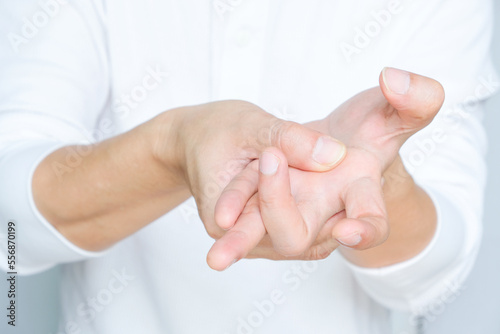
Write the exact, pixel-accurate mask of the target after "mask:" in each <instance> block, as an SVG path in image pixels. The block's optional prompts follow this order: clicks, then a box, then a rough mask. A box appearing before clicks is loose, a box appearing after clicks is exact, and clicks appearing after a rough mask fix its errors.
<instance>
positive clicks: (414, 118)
mask: <svg viewBox="0 0 500 334" xmlns="http://www.w3.org/2000/svg"><path fill="white" fill-rule="evenodd" d="M379 83H380V88H381V90H382V93H383V94H384V96H385V98H386V99H387V101H388V102H389V103H390V104H391V105H392V106H393V107H394V109H396V111H397V113H398V115H399V118H400V121H401V122H402V124H401V126H402V127H403V128H405V129H408V130H409V134H410V135H411V134H413V133H414V132H416V131H418V130H420V129H422V128H424V127H425V126H427V125H428V124H429V123H430V122H431V121H432V119H433V118H434V116H436V114H437V112H438V111H439V109H441V106H442V105H443V102H444V89H443V86H441V84H440V83H439V82H437V81H436V80H434V79H431V78H427V77H424V76H421V75H418V74H414V73H410V72H406V71H403V70H399V69H395V68H392V67H386V68H384V69H383V70H382V73H380V77H379Z"/></svg>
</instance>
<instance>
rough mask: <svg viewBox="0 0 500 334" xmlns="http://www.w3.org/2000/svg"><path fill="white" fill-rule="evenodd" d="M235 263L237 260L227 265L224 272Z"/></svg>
mask: <svg viewBox="0 0 500 334" xmlns="http://www.w3.org/2000/svg"><path fill="white" fill-rule="evenodd" d="M236 261H238V260H236V259H234V260H233V261H232V262H231V263H230V264H228V266H227V267H226V268H224V270H227V269H228V268H229V267H231V266H232V265H233V264H235V263H236Z"/></svg>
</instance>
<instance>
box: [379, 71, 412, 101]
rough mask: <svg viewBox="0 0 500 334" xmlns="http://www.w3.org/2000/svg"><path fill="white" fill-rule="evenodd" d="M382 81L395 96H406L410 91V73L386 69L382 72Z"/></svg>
mask: <svg viewBox="0 0 500 334" xmlns="http://www.w3.org/2000/svg"><path fill="white" fill-rule="evenodd" d="M382 79H383V80H384V84H385V87H387V89H389V90H390V91H391V92H393V93H395V94H399V95H405V94H406V93H408V90H409V89H410V73H409V72H406V71H402V70H398V69H395V68H392V67H386V68H384V70H383V71H382Z"/></svg>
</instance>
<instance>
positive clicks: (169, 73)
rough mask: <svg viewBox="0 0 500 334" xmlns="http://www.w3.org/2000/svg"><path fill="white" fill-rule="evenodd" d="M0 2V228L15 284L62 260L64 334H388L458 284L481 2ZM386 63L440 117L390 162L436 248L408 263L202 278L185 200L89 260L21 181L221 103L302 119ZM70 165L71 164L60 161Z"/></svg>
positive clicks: (472, 166)
mask: <svg viewBox="0 0 500 334" xmlns="http://www.w3.org/2000/svg"><path fill="white" fill-rule="evenodd" d="M0 7H1V8H2V10H0V32H1V35H2V36H3V37H2V38H1V39H0V189H1V191H0V221H1V222H2V226H4V222H5V223H6V222H7V221H8V220H9V219H14V220H15V221H16V224H17V227H18V231H17V240H18V264H17V266H18V267H17V268H18V271H19V272H20V273H21V274H30V273H35V272H39V271H43V270H45V269H47V268H50V267H52V266H54V265H56V264H60V263H64V269H63V283H62V287H61V289H62V304H63V317H62V321H61V328H60V332H61V333H106V334H114V333H120V334H123V333H151V334H155V333H176V334H177V333H206V334H212V333H214V334H215V333H218V334H219V333H220V334H226V333H227V334H229V333H231V334H233V333H343V334H354V333H370V334H376V333H388V332H389V331H390V329H389V327H390V324H389V309H402V310H408V311H412V312H415V313H425V312H427V311H428V310H429V307H431V306H432V305H433V303H435V301H436V300H439V299H440V298H444V296H446V295H449V294H450V291H452V290H453V289H457V288H458V287H459V285H460V284H461V283H462V282H463V280H464V278H465V277H466V275H467V274H468V273H469V271H470V269H471V266H472V265H473V262H474V259H475V255H476V252H477V249H478V246H479V243H480V236H481V215H482V202H483V189H484V184H485V163H484V153H485V147H486V141H485V134H484V130H483V127H482V125H481V113H482V101H483V100H484V99H486V98H487V97H488V96H489V95H491V94H492V93H493V91H494V90H495V89H496V87H495V85H494V84H493V81H494V79H495V78H496V77H495V73H494V71H493V68H492V66H491V64H490V60H489V54H488V51H489V38H490V25H491V18H490V16H489V15H490V14H489V13H490V12H491V8H490V7H491V3H490V1H486V0H484V1H483V0H477V1H458V2H457V1H456V0H453V1H451V0H446V1H444V0H441V1H437V0H436V1H428V2H425V3H419V2H412V1H408V0H406V1H400V2H398V1H396V2H394V1H389V2H387V1H379V0H377V1H374V0H364V1H361V0H360V1H347V0H345V1H326V0H325V1H320V0H316V1H299V0H287V1H285V0H283V1H281V0H273V1H268V0H253V1H250V0H247V1H229V0H216V1H197V0H183V1H174V0H163V1H155V0H143V1H133V0H101V1H99V0H85V1H83V0H81V1H79V0H73V1H69V2H68V3H66V1H62V0H44V1H41V2H40V3H39V2H38V1H34V0H30V1H28V0H26V1H15V2H13V1H7V0H0ZM4 37H5V38H4ZM384 66H394V67H398V68H403V69H406V70H410V71H413V72H416V73H420V74H423V75H427V76H430V77H433V78H436V79H437V80H439V81H440V82H441V83H442V84H443V85H444V87H445V90H446V94H447V99H446V103H445V106H444V108H443V110H442V111H441V112H440V114H439V115H438V117H437V118H436V119H435V121H434V122H433V123H432V124H431V125H430V126H429V127H428V128H426V129H425V130H424V131H421V132H420V133H418V134H417V135H415V136H414V137H412V138H411V139H410V140H409V141H408V142H407V143H406V144H405V146H404V147H403V149H402V150H401V155H402V157H403V160H404V162H405V165H406V166H407V168H408V170H409V171H410V172H411V174H412V175H413V177H414V178H415V180H416V181H417V183H418V184H419V185H420V186H422V187H423V188H424V189H425V190H426V191H427V192H428V193H429V195H430V196H431V198H432V199H433V201H434V204H435V206H436V209H437V212H438V228H437V232H436V234H435V236H434V239H433V240H432V242H431V243H430V244H429V245H428V247H427V248H426V249H425V250H424V251H423V252H422V253H421V254H419V255H418V256H417V257H415V258H413V259H411V260H409V261H406V262H403V263H400V264H397V265H394V266H390V267H386V268H378V269H364V268H359V267H356V266H354V265H352V264H350V263H348V262H347V261H346V260H345V259H344V258H342V257H341V256H340V255H339V253H334V254H332V255H331V256H330V257H329V258H328V259H326V260H323V261H317V262H300V261H289V262H273V261H268V260H242V261H240V262H238V263H237V264H236V265H234V266H233V267H232V268H230V269H229V270H227V271H226V272H223V273H219V272H215V271H212V270H211V269H209V268H208V266H207V265H206V262H205V256H206V253H207V251H208V249H209V248H210V246H211V244H212V243H213V240H212V239H210V238H209V237H208V236H207V235H206V232H205V230H204V228H203V226H202V223H201V221H200V219H199V217H198V215H197V211H196V208H195V204H194V201H193V200H192V199H190V200H188V201H187V202H186V203H184V204H182V205H181V206H180V207H178V208H176V209H175V210H173V211H171V212H170V213H168V214H166V215H165V216H163V217H162V218H160V219H158V221H156V222H153V223H152V224H150V225H149V226H147V227H146V228H144V229H142V230H141V231H139V232H138V233H136V234H134V235H133V236H131V237H129V238H127V239H126V240H123V241H122V242H120V243H118V244H116V245H115V246H113V247H112V248H110V249H109V250H107V251H105V252H102V253H93V252H88V251H85V250H83V249H80V248H78V247H76V246H75V245H73V244H72V243H71V242H70V241H68V240H67V239H65V238H64V236H62V235H61V234H59V233H58V232H57V231H56V230H55V229H54V228H53V227H52V225H51V224H50V223H49V222H47V221H46V220H45V219H44V217H43V216H42V215H41V214H40V213H39V212H38V210H37V208H36V206H35V205H34V203H33V198H32V193H31V177H32V174H33V171H34V169H35V168H36V166H37V165H38V163H39V162H40V161H41V160H42V159H43V158H44V157H45V156H47V155H48V154H49V153H50V152H52V151H54V150H56V149H57V148H60V147H62V146H66V145H70V144H75V143H88V142H95V141H98V140H101V139H103V138H106V137H110V136H113V135H115V134H118V133H122V132H124V131H127V130H129V129H131V128H132V127H134V126H136V125H138V124H140V123H142V122H144V121H146V120H148V119H150V118H152V117H153V116H155V115H157V114H158V113H159V112H162V111H165V110H168V109H171V108H174V107H179V106H185V105H192V104H198V103H204V102H208V101H214V100H222V99H243V100H247V101H250V102H253V103H255V104H257V105H259V106H260V107H262V108H264V109H265V110H267V111H269V112H271V113H273V114H275V115H277V116H278V117H281V118H287V119H290V120H293V121H296V122H305V121H310V120H313V119H318V118H322V117H324V116H325V115H327V114H328V113H330V112H331V111H333V110H334V109H335V108H336V107H337V106H338V105H340V104H341V103H342V102H343V101H345V100H346V99H348V98H350V97H351V96H353V95H354V94H357V93H358V92H360V91H362V90H364V89H367V88H369V87H372V86H375V85H377V84H378V82H377V81H378V74H379V72H380V70H381V69H382V68H383V67H384ZM464 103H465V105H464ZM78 159H79V155H78V154H75V153H74V152H72V153H71V152H70V153H69V154H68V161H67V163H68V165H67V166H69V168H78ZM55 172H57V171H56V170H55ZM1 233H2V236H5V233H6V231H5V229H3V230H2V231H1ZM5 251H6V247H5V245H2V247H1V250H0V252H1V253H2V255H6V253H5ZM5 265H6V260H5V259H3V257H2V260H0V266H2V268H3V269H4V270H7V268H6V267H5Z"/></svg>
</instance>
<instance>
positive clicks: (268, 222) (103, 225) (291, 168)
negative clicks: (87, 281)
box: [33, 75, 443, 270]
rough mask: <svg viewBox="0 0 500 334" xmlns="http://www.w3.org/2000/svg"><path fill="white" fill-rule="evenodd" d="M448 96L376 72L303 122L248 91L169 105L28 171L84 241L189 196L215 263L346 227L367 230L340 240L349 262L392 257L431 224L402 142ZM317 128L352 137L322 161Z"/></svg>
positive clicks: (43, 207) (412, 249)
mask: <svg viewBox="0 0 500 334" xmlns="http://www.w3.org/2000/svg"><path fill="white" fill-rule="evenodd" d="M363 94H364V95H363ZM442 100H443V93H442V88H441V86H440V85H439V84H438V83H437V82H435V81H433V80H431V79H428V78H424V77H420V76H417V75H412V76H411V87H410V90H409V91H408V92H407V94H403V95H398V94H395V93H394V92H391V91H390V90H389V89H388V88H387V87H386V85H385V84H384V83H383V80H382V79H381V88H375V89H373V90H370V91H368V92H364V93H362V96H361V97H360V95H358V96H356V97H354V98H353V99H351V100H349V101H348V102H346V104H344V105H343V106H342V107H340V108H339V109H338V110H337V111H335V112H333V113H332V114H331V115H330V116H328V117H327V118H325V119H324V120H320V121H316V122H313V123H310V124H308V125H307V127H306V126H301V125H298V124H296V123H291V122H285V121H281V120H279V119H277V118H275V117H274V116H272V115H270V114H267V113H265V112H264V111H263V110H261V109H260V108H258V107H256V106H254V105H252V104H249V103H246V102H242V101H223V102H216V103H210V104H206V105H200V106H193V107H185V108H179V109H174V110H170V111H168V112H165V113H163V114H161V115H159V116H158V117H156V118H154V119H152V120H151V121H149V122H146V123H144V124H142V125H140V126H138V127H137V128H135V129H133V130H131V131H129V132H127V133H124V134H122V135H119V136H116V137H114V138H112V139H110V140H107V141H104V142H102V143H99V144H97V145H95V146H93V147H92V149H91V153H90V154H89V155H87V156H86V157H85V158H84V159H83V160H82V163H81V165H80V166H79V167H78V168H75V170H74V171H72V172H71V173H67V174H65V175H64V177H63V179H62V181H61V180H60V178H58V177H57V176H56V174H55V173H54V171H53V164H54V162H59V163H63V164H64V161H65V157H66V149H64V148H63V149H60V150H58V151H56V152H54V153H53V154H51V155H49V156H48V157H46V158H45V159H44V161H42V163H41V164H40V165H39V166H38V168H37V169H36V171H35V174H34V177H33V195H34V200H35V203H36V205H37V207H38V209H39V210H40V212H41V213H42V214H43V215H44V216H45V217H46V218H47V220H48V221H50V222H51V223H52V224H53V225H54V226H55V227H56V228H57V229H58V230H59V231H60V232H61V233H62V234H63V235H64V236H66V237H67V238H68V239H69V240H70V241H72V242H73V243H75V244H76V245H78V246H80V247H82V248H84V249H88V250H102V249H105V248H107V247H109V246H111V245H112V244H114V243H116V242H118V241H119V240H122V239H123V238H125V237H127V236H129V235H131V234H133V233H134V232H136V231H137V230H139V229H140V228H142V227H144V226H146V225H147V224H149V223H150V222H152V221H154V220H155V219H157V218H159V217H160V216H162V215H163V214H165V213H166V212H168V211H169V210H171V209H173V208H174V207H175V206H177V205H178V204H180V203H181V202H183V201H184V200H185V199H187V198H188V197H189V196H190V195H193V196H194V197H195V199H196V202H197V205H198V209H199V212H200V217H201V218H202V220H203V223H204V225H205V228H206V229H207V232H208V233H209V235H210V236H212V237H213V238H215V239H218V241H217V242H216V243H215V244H214V246H213V248H212V249H211V251H210V253H209V255H208V263H209V265H210V266H211V267H212V268H214V269H217V270H222V269H225V268H227V267H228V266H229V265H230V264H231V263H232V262H233V261H234V260H238V259H240V258H242V257H245V256H247V257H262V258H270V259H284V258H287V259H289V258H293V259H320V258H324V257H326V256H328V255H329V254H330V253H331V252H332V251H333V250H335V249H336V248H337V247H338V240H348V239H349V237H350V236H352V234H353V233H358V234H360V235H361V237H362V239H361V242H360V243H359V244H358V245H356V246H354V247H352V248H349V247H341V251H342V252H343V254H344V255H345V256H346V257H347V258H349V259H350V260H351V261H352V262H353V263H355V264H359V265H361V266H366V267H373V266H381V265H387V264H392V263H397V262H400V261H403V260H406V259H408V258H410V257H412V256H414V255H416V254H418V252H420V251H421V250H422V249H423V248H424V247H425V246H426V245H427V244H428V242H429V241H430V239H431V238H432V236H433V234H434V230H435V213H434V208H433V205H432V202H431V201H430V199H429V198H428V196H427V195H426V194H425V192H423V191H422V190H421V189H420V188H418V187H417V186H416V185H415V184H414V182H413V180H412V179H411V177H410V176H409V175H408V174H407V173H406V172H405V171H404V168H403V169H402V168H401V167H402V165H401V162H400V160H399V159H398V158H397V152H398V149H399V147H400V146H401V145H402V144H403V142H404V141H405V140H406V139H407V138H408V137H409V136H410V135H411V134H413V133H414V132H416V131H418V130H419V129H421V128H422V127H424V126H425V125H427V124H428V123H429V122H430V121H431V120H432V118H433V117H434V115H435V114H436V112H437V111H438V110H439V107H440V106H441V103H442ZM325 135H335V136H338V137H339V138H341V139H342V140H344V141H345V142H346V144H347V146H348V154H347V156H346V157H345V161H343V162H342V164H341V165H340V166H338V167H337V168H335V169H334V170H333V171H331V169H332V168H334V167H336V166H337V165H338V164H339V163H340V162H341V161H342V159H343V158H344V155H345V149H344V148H343V147H342V145H338V150H337V154H336V155H335V156H334V157H332V159H331V161H328V162H327V163H325V161H321V162H323V164H321V163H318V156H317V154H315V149H314V148H315V145H316V143H317V141H318V139H319V138H320V137H323V136H325ZM328 138H331V137H328ZM264 152H265V155H267V154H271V155H273V156H274V157H277V158H278V160H279V166H278V169H277V171H276V173H275V174H273V175H265V174H263V173H262V172H259V163H261V164H262V162H263V161H264V160H265V159H263V157H264V155H263V153H264ZM326 156H331V155H326ZM259 157H261V159H259ZM320 157H325V155H320ZM319 160H321V159H319ZM260 167H261V169H262V166H260ZM382 175H384V176H385V180H386V182H385V184H384V191H383V192H382V188H381V177H382ZM394 175H396V177H392V176H394ZM312 184H314V185H315V187H311V185H312ZM330 185H333V186H330ZM224 189H225V190H224ZM311 189H314V190H315V191H311ZM223 190H224V192H223ZM257 190H258V192H257ZM217 201H218V202H217ZM216 203H217V204H216ZM216 205H217V206H216ZM281 217H286V218H287V219H281ZM250 218H252V219H250ZM226 229H229V231H228V232H226V231H225V230H226ZM389 230H391V231H392V232H391V234H390V235H389ZM384 241H385V242H384ZM366 249H370V250H366Z"/></svg>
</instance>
